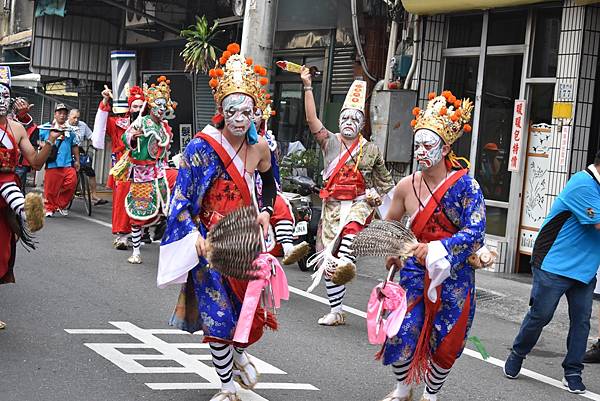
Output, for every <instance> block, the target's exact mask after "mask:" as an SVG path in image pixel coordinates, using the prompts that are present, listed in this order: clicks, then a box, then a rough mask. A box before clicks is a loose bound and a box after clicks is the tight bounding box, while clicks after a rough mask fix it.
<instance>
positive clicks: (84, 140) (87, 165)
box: [68, 109, 108, 206]
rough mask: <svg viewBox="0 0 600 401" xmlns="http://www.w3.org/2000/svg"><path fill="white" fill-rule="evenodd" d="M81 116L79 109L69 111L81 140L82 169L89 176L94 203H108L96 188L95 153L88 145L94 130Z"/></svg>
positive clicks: (71, 122)
mask: <svg viewBox="0 0 600 401" xmlns="http://www.w3.org/2000/svg"><path fill="white" fill-rule="evenodd" d="M79 117H80V112H79V109H72V110H71V111H70V112H69V120H68V123H69V125H70V126H71V127H72V128H73V130H74V131H75V134H76V135H77V139H78V140H79V146H80V149H79V154H80V161H81V170H82V171H83V172H84V173H85V175H87V176H88V178H89V180H90V193H91V194H92V201H93V202H94V205H96V206H97V205H103V204H105V203H108V201H106V200H104V199H101V198H99V197H98V194H97V193H96V188H97V186H98V185H97V183H96V172H95V171H94V168H93V167H92V161H93V158H92V156H93V154H92V153H88V150H89V149H90V147H91V145H90V146H88V143H89V142H88V141H90V140H91V138H92V130H91V129H90V127H88V125H87V124H86V123H84V122H83V121H81V120H79ZM84 144H85V147H84ZM86 156H87V157H86Z"/></svg>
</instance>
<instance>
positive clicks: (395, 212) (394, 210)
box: [385, 176, 410, 221]
mask: <svg viewBox="0 0 600 401" xmlns="http://www.w3.org/2000/svg"><path fill="white" fill-rule="evenodd" d="M409 179H410V176H408V177H404V178H403V179H401V180H400V182H399V183H398V184H397V185H396V187H395V188H394V197H393V199H392V204H391V206H390V208H389V209H388V212H387V215H386V216H385V219H386V220H394V221H400V220H402V217H404V215H405V214H406V207H405V206H404V197H405V196H406V189H407V184H408V185H410V182H409Z"/></svg>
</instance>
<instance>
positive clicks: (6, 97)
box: [0, 85, 10, 117]
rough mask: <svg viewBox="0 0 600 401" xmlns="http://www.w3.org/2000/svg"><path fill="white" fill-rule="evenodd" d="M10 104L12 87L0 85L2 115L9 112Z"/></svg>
mask: <svg viewBox="0 0 600 401" xmlns="http://www.w3.org/2000/svg"><path fill="white" fill-rule="evenodd" d="M9 105H10V89H8V88H7V87H6V86H4V85H0V116H2V117H4V116H6V115H7V114H8V107H9Z"/></svg>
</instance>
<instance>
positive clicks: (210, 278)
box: [157, 44, 283, 401]
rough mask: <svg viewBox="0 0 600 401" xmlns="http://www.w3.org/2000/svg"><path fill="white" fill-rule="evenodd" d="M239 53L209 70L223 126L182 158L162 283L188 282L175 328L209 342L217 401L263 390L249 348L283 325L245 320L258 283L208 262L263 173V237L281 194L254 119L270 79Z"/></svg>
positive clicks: (260, 317) (265, 318)
mask: <svg viewBox="0 0 600 401" xmlns="http://www.w3.org/2000/svg"><path fill="white" fill-rule="evenodd" d="M239 51H240V47H239V45H238V44H230V45H229V46H227V51H226V52H224V54H223V56H222V57H221V58H220V64H221V67H220V68H217V69H215V70H211V71H210V75H211V76H212V77H213V78H212V79H211V80H210V82H209V84H210V86H211V87H212V88H213V92H214V97H215V102H216V104H217V105H218V107H219V114H220V115H221V116H222V120H223V121H222V122H223V128H221V129H217V128H215V127H213V126H211V125H207V126H206V127H205V128H204V129H203V130H202V132H200V133H199V134H198V135H197V136H196V138H195V139H193V140H192V141H191V142H190V143H189V144H188V146H187V147H186V149H185V151H184V153H183V157H182V160H181V162H180V166H179V174H178V176H177V183H176V186H175V190H174V193H173V201H172V202H171V207H170V212H169V216H168V221H167V229H166V232H165V235H164V237H163V241H162V244H161V248H160V258H159V266H158V278H157V284H158V286H159V287H161V288H162V287H164V286H167V285H169V284H177V283H179V284H181V283H183V288H182V291H181V294H180V297H179V301H178V303H177V307H176V309H175V313H174V315H173V317H172V319H171V324H172V325H174V326H176V327H178V328H180V329H182V330H186V331H189V332H195V331H198V330H202V331H203V333H204V341H205V342H208V343H209V344H210V349H211V353H212V358H213V364H214V366H215V370H216V372H217V374H218V376H219V378H220V379H221V383H222V389H221V391H220V392H218V393H217V394H216V395H215V396H214V397H213V398H212V399H211V401H238V400H240V398H239V397H238V395H237V389H236V387H235V384H234V382H233V380H237V381H239V383H240V385H241V386H242V387H244V388H253V387H254V386H255V385H256V383H257V382H258V372H257V370H256V368H255V367H254V365H253V364H252V362H251V361H250V360H249V358H248V355H247V354H246V352H245V349H246V347H247V346H249V345H251V344H253V343H255V342H256V341H258V340H259V339H260V338H261V336H262V333H263V330H264V327H265V326H266V327H270V328H273V329H275V328H276V327H277V323H276V321H275V318H274V316H273V315H272V314H271V313H265V312H264V310H263V309H262V308H260V307H259V308H257V309H256V312H255V313H254V314H253V319H250V320H251V321H248V320H244V321H242V318H240V313H241V311H242V305H243V303H244V302H245V294H246V290H247V289H248V287H249V283H251V282H249V281H243V280H239V279H234V278H232V277H229V276H224V275H222V274H221V273H219V271H217V270H215V269H212V268H209V266H208V265H207V260H206V256H207V251H209V249H210V248H209V247H207V243H206V241H205V237H206V235H207V231H208V230H210V229H211V228H214V227H215V225H216V223H217V222H218V221H219V220H220V219H221V218H223V217H224V216H225V215H227V214H229V213H231V212H233V211H234V210H237V209H239V208H242V207H244V206H250V205H252V204H253V203H254V200H253V193H254V188H255V182H254V176H255V171H256V170H258V172H259V173H260V176H261V179H262V183H263V188H262V202H261V203H262V207H261V210H260V213H259V214H258V223H259V224H260V225H261V226H262V229H263V231H264V232H266V230H267V228H268V225H269V219H270V216H271V214H272V213H273V204H274V199H275V195H276V185H275V179H274V177H273V170H272V167H271V154H270V152H269V146H268V145H267V142H266V141H265V139H264V138H263V137H261V136H259V135H258V134H257V132H256V127H255V125H254V124H253V121H252V120H253V115H254V113H255V111H256V103H257V100H258V96H259V91H260V89H261V88H260V87H261V86H262V85H266V83H267V80H266V78H264V77H262V78H257V76H256V72H255V71H254V70H253V69H252V61H251V59H249V58H248V59H246V58H244V57H243V56H241V55H239ZM215 124H216V125H219V124H218V121H217V122H216V123H215ZM256 228H257V229H258V226H257V227H256ZM236 245H237V244H236ZM207 248H209V249H207ZM281 274H283V273H281ZM242 324H243V325H251V328H250V330H249V337H248V338H247V341H244V342H237V341H235V340H234V338H237V336H236V335H235V334H236V328H237V327H238V326H239V325H242ZM245 327H247V326H245ZM234 368H235V371H234Z"/></svg>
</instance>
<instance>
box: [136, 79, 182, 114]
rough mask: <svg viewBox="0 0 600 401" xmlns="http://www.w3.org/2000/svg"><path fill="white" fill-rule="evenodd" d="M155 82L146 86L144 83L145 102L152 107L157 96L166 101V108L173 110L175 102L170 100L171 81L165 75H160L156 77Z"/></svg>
mask: <svg viewBox="0 0 600 401" xmlns="http://www.w3.org/2000/svg"><path fill="white" fill-rule="evenodd" d="M156 82H157V83H155V84H152V85H150V86H148V85H147V84H144V95H145V97H146V102H147V103H148V104H149V105H150V107H154V101H155V100H156V99H159V98H163V99H165V100H166V101H167V109H168V110H174V109H175V107H176V106H177V104H176V103H175V102H173V101H171V87H170V86H169V85H170V84H171V81H170V80H168V79H167V77H166V76H164V75H161V76H160V77H158V78H157V79H156Z"/></svg>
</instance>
